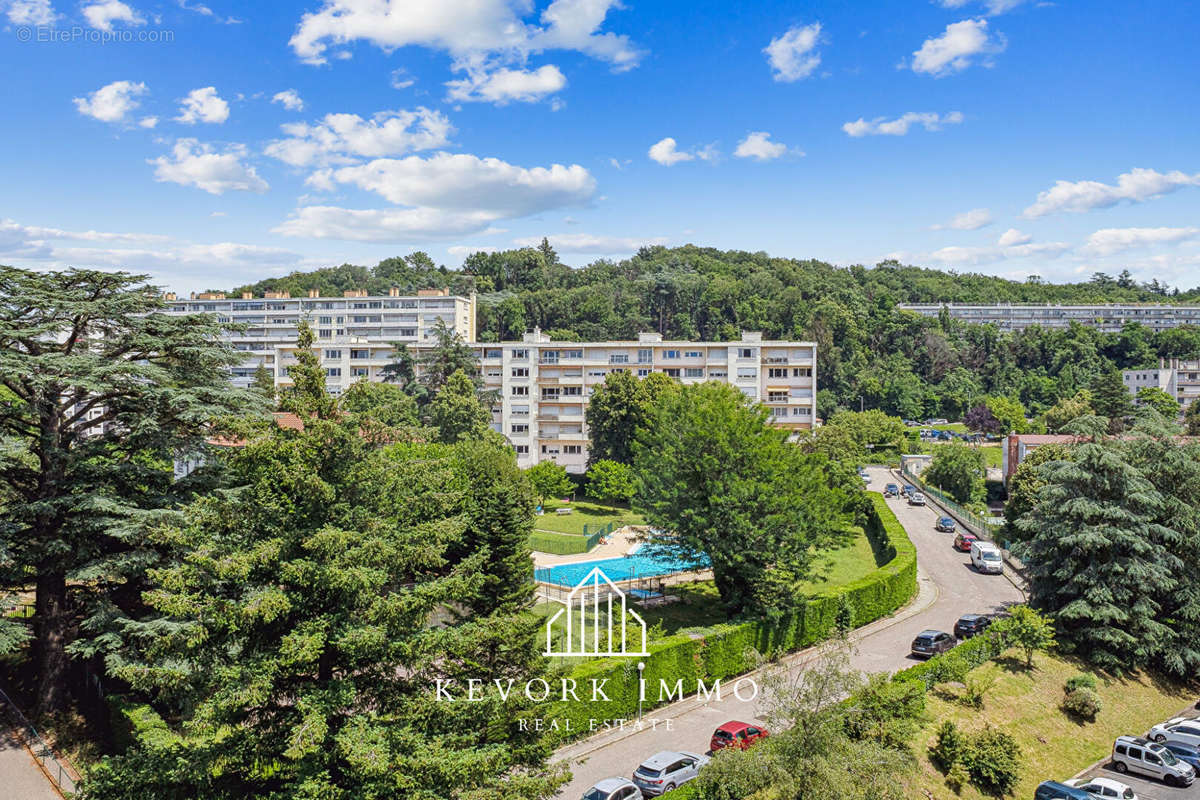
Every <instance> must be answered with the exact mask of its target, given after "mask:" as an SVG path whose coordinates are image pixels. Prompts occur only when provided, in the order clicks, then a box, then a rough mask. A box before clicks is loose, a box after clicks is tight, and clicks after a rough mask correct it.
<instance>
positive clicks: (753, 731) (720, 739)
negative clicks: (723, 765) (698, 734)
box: [708, 720, 770, 753]
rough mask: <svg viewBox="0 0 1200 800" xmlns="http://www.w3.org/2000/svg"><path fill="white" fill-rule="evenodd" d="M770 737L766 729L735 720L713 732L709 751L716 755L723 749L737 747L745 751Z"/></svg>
mask: <svg viewBox="0 0 1200 800" xmlns="http://www.w3.org/2000/svg"><path fill="white" fill-rule="evenodd" d="M769 735H770V734H769V733H768V732H767V729H766V728H763V727H760V726H758V725H751V724H750V723H749V722H738V721H737V720H733V721H731V722H726V723H725V724H724V725H722V726H721V727H719V728H717V729H716V730H715V731H713V735H712V739H711V740H710V741H709V743H708V749H709V750H712V751H713V752H714V753H715V752H716V751H718V750H720V749H721V748H723V747H736V748H737V749H739V750H745V749H746V748H747V747H749V746H750V745H752V744H754V743H755V742H757V741H758V740H759V739H764V738H766V737H767V736H769Z"/></svg>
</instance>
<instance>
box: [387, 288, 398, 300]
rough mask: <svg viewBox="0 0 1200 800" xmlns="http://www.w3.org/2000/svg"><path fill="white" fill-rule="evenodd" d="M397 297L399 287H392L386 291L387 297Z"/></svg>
mask: <svg viewBox="0 0 1200 800" xmlns="http://www.w3.org/2000/svg"><path fill="white" fill-rule="evenodd" d="M399 296H400V287H398V286H393V287H392V288H390V289H388V297H399Z"/></svg>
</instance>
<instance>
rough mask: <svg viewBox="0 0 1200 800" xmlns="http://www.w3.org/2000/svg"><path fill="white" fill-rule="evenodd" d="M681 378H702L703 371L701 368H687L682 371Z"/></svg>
mask: <svg viewBox="0 0 1200 800" xmlns="http://www.w3.org/2000/svg"><path fill="white" fill-rule="evenodd" d="M683 377H685V378H703V377H704V369H703V368H702V367H688V368H687V369H685V370H684V371H683Z"/></svg>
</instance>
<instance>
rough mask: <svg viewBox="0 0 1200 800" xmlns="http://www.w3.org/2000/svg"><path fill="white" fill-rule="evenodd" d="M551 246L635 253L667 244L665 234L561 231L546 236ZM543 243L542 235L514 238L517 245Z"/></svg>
mask: <svg viewBox="0 0 1200 800" xmlns="http://www.w3.org/2000/svg"><path fill="white" fill-rule="evenodd" d="M546 239H547V240H548V241H549V242H550V246H551V247H553V248H554V249H555V250H557V251H559V252H560V253H594V254H598V255H614V254H618V253H633V252H636V251H637V250H639V249H640V248H642V247H648V246H651V245H665V244H666V243H667V238H666V237H665V236H652V237H647V238H638V237H629V236H596V235H593V234H590V233H559V234H551V235H549V236H547V237H546ZM541 243H542V237H541V236H525V237H522V238H520V239H514V240H513V244H515V245H516V246H517V247H537V246H538V245H539V244H541Z"/></svg>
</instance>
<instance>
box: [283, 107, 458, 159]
mask: <svg viewBox="0 0 1200 800" xmlns="http://www.w3.org/2000/svg"><path fill="white" fill-rule="evenodd" d="M280 130H282V131H283V132H284V133H285V134H286V138H284V139H277V140H275V141H273V142H271V143H270V144H268V145H267V147H266V150H265V152H266V154H267V155H269V156H271V157H272V158H277V159H279V160H280V161H283V162H284V163H287V164H291V165H292V166H294V167H308V166H328V165H330V164H349V163H353V161H354V160H355V159H356V158H379V157H381V156H398V155H404V154H406V153H413V152H417V151H420V150H432V149H434V148H438V147H443V146H445V145H446V144H448V143H449V141H450V135H451V134H452V133H453V132H454V128H453V126H451V124H450V120H449V119H448V118H447V117H446V115H445V114H443V113H441V112H440V111H432V110H430V109H428V108H424V107H420V108H417V109H414V110H412V111H403V110H397V111H381V112H379V113H378V114H375V115H374V116H372V117H371V118H370V119H363V118H362V117H360V116H358V115H357V114H326V115H325V116H324V117H322V118H321V119H319V120H318V121H316V122H311V123H309V122H290V123H287V124H285V125H282V126H280Z"/></svg>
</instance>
